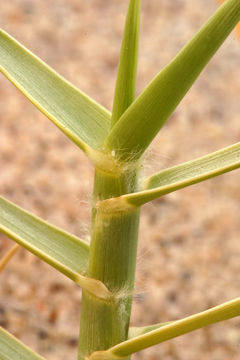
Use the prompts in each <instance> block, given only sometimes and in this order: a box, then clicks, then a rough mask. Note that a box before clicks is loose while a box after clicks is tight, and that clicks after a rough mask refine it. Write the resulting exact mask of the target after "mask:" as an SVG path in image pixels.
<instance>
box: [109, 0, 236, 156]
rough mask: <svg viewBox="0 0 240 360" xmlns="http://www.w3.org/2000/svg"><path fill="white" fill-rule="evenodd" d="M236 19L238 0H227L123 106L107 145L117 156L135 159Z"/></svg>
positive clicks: (190, 84) (221, 41)
mask: <svg viewBox="0 0 240 360" xmlns="http://www.w3.org/2000/svg"><path fill="white" fill-rule="evenodd" d="M239 20H240V2H239V1H238V0H227V1H226V2H225V3H224V4H223V5H222V6H221V7H220V8H219V9H218V10H217V11H216V12H215V14H214V15H213V16H212V17H211V18H210V19H209V20H208V21H207V22H206V23H205V25H204V26H203V27H202V28H201V29H200V31H199V32H198V33H197V34H196V35H195V36H194V37H193V38H192V40H191V41H190V42H189V43H188V44H187V45H186V46H185V47H184V48H183V49H182V50H181V51H180V52H179V54H178V55H177V56H176V57H175V58H174V59H173V60H172V61H171V62H170V63H169V64H168V65H167V66H166V67H165V68H164V69H163V70H162V71H161V72H160V73H159V74H158V75H157V76H156V77H155V78H154V79H153V80H152V81H151V83H150V84H149V85H148V86H147V88H146V89H145V90H144V91H143V92H142V93H141V94H140V96H139V97H138V98H137V99H136V100H135V101H134V102H133V103H132V105H131V106H130V107H129V108H128V109H127V110H126V112H125V113H124V114H123V115H122V117H121V118H120V119H119V121H118V122H117V124H116V125H115V126H114V127H113V129H112V130H111V132H110V134H109V135H108V137H107V139H106V142H105V146H106V148H107V149H108V150H109V151H110V152H111V151H114V152H115V153H116V155H117V156H118V158H120V160H123V161H126V160H129V159H131V160H136V159H138V158H139V157H140V156H141V155H142V154H143V152H144V151H145V150H146V148H147V147H148V146H149V144H150V143H151V141H152V140H153V138H154V137H155V136H156V135H157V133H158V131H159V130H160V129H161V127H162V126H163V125H164V123H165V122H166V120H167V119H168V118H169V116H170V115H171V114H172V112H173V111H174V110H175V108H176V107H177V105H178V104H179V102H180V101H181V100H182V98H183V97H184V95H185V94H186V93H187V91H188V90H189V89H190V87H191V86H192V84H193V83H194V81H195V80H196V79H197V77H198V76H199V74H200V73H201V71H202V70H203V68H204V67H205V66H206V64H207V63H208V62H209V60H210V59H211V57H212V56H213V55H214V54H215V52H216V51H217V49H218V48H219V47H220V45H221V44H222V43H223V41H224V40H225V38H226V37H227V36H228V35H229V34H230V32H231V31H232V30H233V28H234V26H235V25H236V24H237V22H238V21H239Z"/></svg>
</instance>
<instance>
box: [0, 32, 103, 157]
mask: <svg viewBox="0 0 240 360" xmlns="http://www.w3.org/2000/svg"><path fill="white" fill-rule="evenodd" d="M0 71H1V72H2V73H3V74H4V75H5V76H6V77H7V78H8V79H9V80H10V81H11V82H12V83H13V84H14V85H15V86H16V87H17V88H18V89H19V90H20V91H21V92H22V93H23V94H24V95H25V96H26V97H27V98H28V99H29V100H30V101H31V102H32V103H33V104H34V105H35V106H36V107H37V108H38V109H39V110H40V111H41V112H42V113H43V114H45V115H46V116H47V117H48V118H49V119H50V120H51V121H52V122H53V123H54V124H55V125H56V126H57V127H58V128H59V129H60V130H61V131H63V133H65V135H67V136H68V137H69V138H70V139H71V140H72V141H73V142H74V143H76V144H77V145H78V146H79V147H80V148H81V149H82V150H83V151H85V152H86V153H88V148H93V149H98V148H99V147H101V145H102V144H103V142H104V139H105V137H106V136H107V134H108V132H109V128H110V113H109V112H108V111H107V110H106V109H104V108H103V107H102V106H100V105H98V104H97V103H96V102H95V101H93V100H92V99H90V98H89V97H88V96H87V95H86V94H84V93H83V92H81V91H80V90H79V89H77V88H76V87H74V86H73V85H72V84H70V83H69V82H68V81H66V80H65V79H64V78H63V77H61V76H60V75H59V74H57V73H56V72H55V71H54V70H52V69H51V68H50V67H49V66H48V65H46V64H45V63H44V62H43V61H42V60H40V59H39V58H38V57H37V56H35V55H34V54H32V53H31V52H30V51H28V50H27V49H26V48H25V47H24V46H22V45H21V44H20V43H18V42H17V41H16V40H15V39H14V38H12V37H11V36H10V35H8V34H7V33H6V32H5V31H3V30H1V29H0Z"/></svg>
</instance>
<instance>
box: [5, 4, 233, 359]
mask: <svg viewBox="0 0 240 360" xmlns="http://www.w3.org/2000/svg"><path fill="white" fill-rule="evenodd" d="M148 1H149V0H148ZM140 7H141V1H140V0H130V1H129V7H128V13H127V17H126V23H125V30H124V35H123V41H122V47H121V53H120V61H119V67H118V75H117V80H116V87H115V95H114V103H113V109H112V114H111V113H110V112H109V111H108V110H106V109H105V108H104V107H102V106H101V105H99V104H98V103H96V102H95V101H94V100H93V99H91V98H89V97H88V96H87V95H86V94H85V93H83V92H82V91H80V90H79V89H77V88H76V87H75V86H73V85H72V84H70V83H69V82H68V81H66V80H65V79H64V78H62V77H61V76H60V75H59V74H57V73H56V72H55V71H54V70H52V69H51V68H50V67H49V66H48V65H46V64H45V63H44V62H43V61H42V60H40V59H39V58H38V57H37V56H35V55H34V54H32V53H31V52H30V51H29V50H27V49H26V48H25V47H24V46H23V45H21V44H20V43H18V42H17V41H16V40H15V39H14V38H13V37H11V36H10V35H9V34H7V33H6V32H5V31H4V30H0V71H1V72H2V74H3V75H5V76H6V77H7V78H8V79H9V80H10V81H11V82H12V83H13V84H14V85H15V86H16V87H17V88H18V89H19V90H20V91H21V92H22V93H23V94H24V95H25V96H26V97H27V98H28V99H29V100H30V101H31V102H32V103H33V104H34V105H35V106H36V107H37V108H38V109H39V110H40V111H41V112H42V113H43V114H45V115H46V116H47V117H48V118H49V119H50V120H51V121H52V122H53V123H54V124H55V125H56V126H57V127H58V128H59V129H60V130H61V131H62V132H63V133H64V134H65V135H67V136H68V137H69V138H70V139H71V140H72V141H73V142H74V143H75V144H76V145H77V146H78V147H79V148H80V149H81V151H83V152H84V153H85V154H86V156H87V157H88V158H89V160H90V161H91V162H92V164H93V166H94V167H95V181H94V190H93V199H94V201H93V208H92V222H91V234H90V236H91V243H90V245H89V244H88V243H87V242H85V241H84V240H81V239H79V238H78V237H76V236H74V235H72V234H69V233H67V232H66V231H63V230H61V229H59V228H57V227H55V226H53V225H51V224H48V223H47V222H46V221H44V220H42V219H40V218H39V217H37V216H35V215H33V214H31V213H29V212H27V211H25V210H24V209H22V208H20V207H18V206H17V205H15V204H13V203H12V202H10V201H9V200H7V199H5V198H4V197H3V196H0V231H1V232H2V233H4V234H5V235H6V236H8V237H9V238H11V239H12V240H14V241H15V242H16V243H17V244H18V245H20V246H22V247H24V248H26V249H27V250H29V251H30V252H32V253H33V254H35V255H36V256H38V257H39V258H40V259H42V260H43V261H46V262H47V263H48V264H50V265H51V266H53V267H54V268H55V269H56V270H58V271H60V272H62V273H63V274H64V275H66V276H67V277H69V278H70V279H71V280H72V281H74V282H76V283H77V284H79V285H80V286H81V287H82V307H81V323H80V336H79V355H78V360H86V359H88V360H98V359H103V360H108V359H109V360H115V359H116V360H117V359H126V358H129V357H130V356H131V355H132V354H134V353H135V352H138V351H140V350H144V349H146V348H148V347H150V346H153V345H156V344H159V343H162V342H163V341H167V340H169V339H172V338H175V337H177V336H180V335H183V334H186V333H188V332H191V331H193V330H196V329H199V328H202V327H204V326H207V325H209V324H213V323H217V322H219V321H223V320H226V319H230V318H233V317H236V316H239V315H240V298H237V299H234V300H231V301H229V302H227V303H225V304H222V305H219V306H216V307H214V308H212V309H209V310H207V311H204V312H202V313H199V314H195V315H192V316H190V317H187V318H185V319H182V320H177V321H173V322H170V323H165V324H155V325H150V326H146V327H144V328H136V327H134V328H129V320H130V314H131V307H132V295H133V290H134V278H135V266H136V254H137V242H138V227H139V217H140V209H141V206H142V205H144V204H146V203H147V202H149V201H152V200H154V199H156V198H159V197H161V196H163V195H166V194H169V193H170V192H173V191H176V190H179V189H181V188H183V187H186V186H190V185H192V184H195V183H198V182H201V181H204V180H207V179H210V178H212V177H215V176H218V175H220V174H223V173H226V172H229V171H232V170H234V169H237V168H239V167H240V143H236V144H233V145H231V146H229V147H226V148H224V149H220V150H218V151H217V152H215V153H212V154H208V155H206V156H203V157H201V158H198V159H195V160H193V161H190V162H187V163H183V164H180V165H177V166H174V167H172V168H168V169H164V170H162V171H160V172H158V173H157V174H154V175H152V176H150V177H149V178H147V179H145V180H144V181H143V182H141V181H140V172H141V168H142V167H143V166H144V162H143V157H144V153H145V152H146V150H147V149H148V147H149V145H150V144H151V142H152V141H153V139H154V138H155V136H156V135H157V134H158V132H159V130H160V129H161V128H162V127H163V126H164V124H165V122H166V121H167V120H168V119H169V117H170V115H171V114H172V113H173V111H174V110H175V109H176V107H177V105H178V104H179V103H180V101H181V100H182V99H183V97H184V96H185V94H186V93H187V92H188V90H189V89H190V88H191V86H192V84H193V83H194V82H195V80H196V79H197V77H198V76H199V74H200V73H201V72H202V70H203V69H204V68H205V66H206V65H207V63H208V62H209V60H210V59H211V58H212V56H213V55H214V54H215V53H216V51H217V50H218V48H219V47H220V46H221V44H222V43H223V42H224V40H225V39H226V38H227V36H228V35H229V34H230V33H231V31H232V30H233V29H234V27H235V26H236V25H237V24H238V22H239V20H240V0H227V1H225V2H224V3H223V4H222V5H221V6H220V7H219V9H218V10H217V11H216V12H215V14H213V16H212V17H211V18H210V19H209V20H208V21H207V22H206V23H205V24H204V25H203V26H202V28H201V29H200V30H199V31H198V32H197V33H196V35H195V36H194V37H193V38H192V39H191V40H190V41H189V43H188V44H186V46H185V47H184V48H183V49H182V50H181V51H180V52H179V53H178V54H177V55H176V57H175V58H174V59H173V60H172V61H171V62H170V63H169V64H168V65H167V66H166V67H165V68H164V69H162V70H161V71H160V72H159V74H158V75H157V76H156V77H155V78H154V79H153V80H152V81H151V82H150V84H149V85H148V86H147V87H146V88H145V89H144V90H143V91H142V93H141V94H140V95H139V96H138V97H137V98H136V97H135V87H136V74H137V59H138V41H139V26H140ZM17 249H18V246H15V247H13V248H12V249H11V250H10V252H9V253H8V254H6V256H5V257H4V259H3V260H2V261H1V263H0V270H1V269H3V268H4V267H5V266H6V264H7V262H8V261H9V259H10V258H11V257H12V256H13V254H14V253H15V252H16V251H17ZM0 359H1V360H19V359H25V360H37V359H38V360H40V359H42V360H43V358H42V357H41V356H39V355H37V354H35V353H34V352H32V351H31V350H30V349H28V348H27V347H26V346H24V345H23V344H22V343H21V342H19V341H18V340H17V339H16V338H14V337H13V336H12V335H10V334H9V333H8V332H7V331H6V330H4V329H2V328H0Z"/></svg>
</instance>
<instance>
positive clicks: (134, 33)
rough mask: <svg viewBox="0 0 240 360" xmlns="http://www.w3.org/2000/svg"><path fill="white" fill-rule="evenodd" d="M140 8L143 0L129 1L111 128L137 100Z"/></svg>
mask: <svg viewBox="0 0 240 360" xmlns="http://www.w3.org/2000/svg"><path fill="white" fill-rule="evenodd" d="M140 8H141V0H130V1H129V6H128V12H127V17H126V23H125V28H124V35H123V40H122V46H121V53H120V59H119V66H118V75H117V81H116V87H115V96H114V102H113V110H112V120H111V126H113V125H115V123H117V121H118V120H119V118H120V117H121V116H122V114H123V113H124V112H125V111H126V110H127V108H128V107H129V105H131V103H132V102H133V100H134V99H135V90H136V77H137V64H138V46H139V28H140Z"/></svg>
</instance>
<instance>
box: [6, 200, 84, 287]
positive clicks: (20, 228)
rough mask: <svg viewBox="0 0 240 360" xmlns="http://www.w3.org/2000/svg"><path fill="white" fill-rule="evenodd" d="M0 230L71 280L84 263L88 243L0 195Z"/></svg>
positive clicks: (82, 269) (78, 274)
mask: <svg viewBox="0 0 240 360" xmlns="http://www.w3.org/2000/svg"><path fill="white" fill-rule="evenodd" d="M0 232H2V233H4V234H5V235H6V236H8V237H9V238H11V239H12V240H14V241H15V242H17V243H18V244H19V245H21V246H23V247H24V248H26V249H27V250H29V251H30V252H32V253H33V254H35V255H36V256H38V257H39V258H41V259H42V260H44V261H45V262H47V263H48V264H49V265H51V266H53V267H54V268H56V269H57V270H59V271H60V272H62V273H63V274H65V275H66V276H68V277H69V278H70V279H72V280H73V281H75V282H77V283H79V278H80V279H81V275H80V274H84V273H85V272H86V269H87V266H88V257H89V246H88V244H86V243H85V242H83V241H82V240H80V239H79V238H77V237H75V236H73V235H71V234H68V233H67V232H65V231H63V230H60V229H58V228H57V227H55V226H53V225H50V224H48V223H47V222H45V221H43V220H42V219H40V218H38V217H37V216H35V215H32V214H31V213H29V212H27V211H25V210H23V209H21V208H20V207H18V206H16V205H15V204H13V203H12V202H10V201H8V200H6V199H4V198H3V197H2V196H0Z"/></svg>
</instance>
